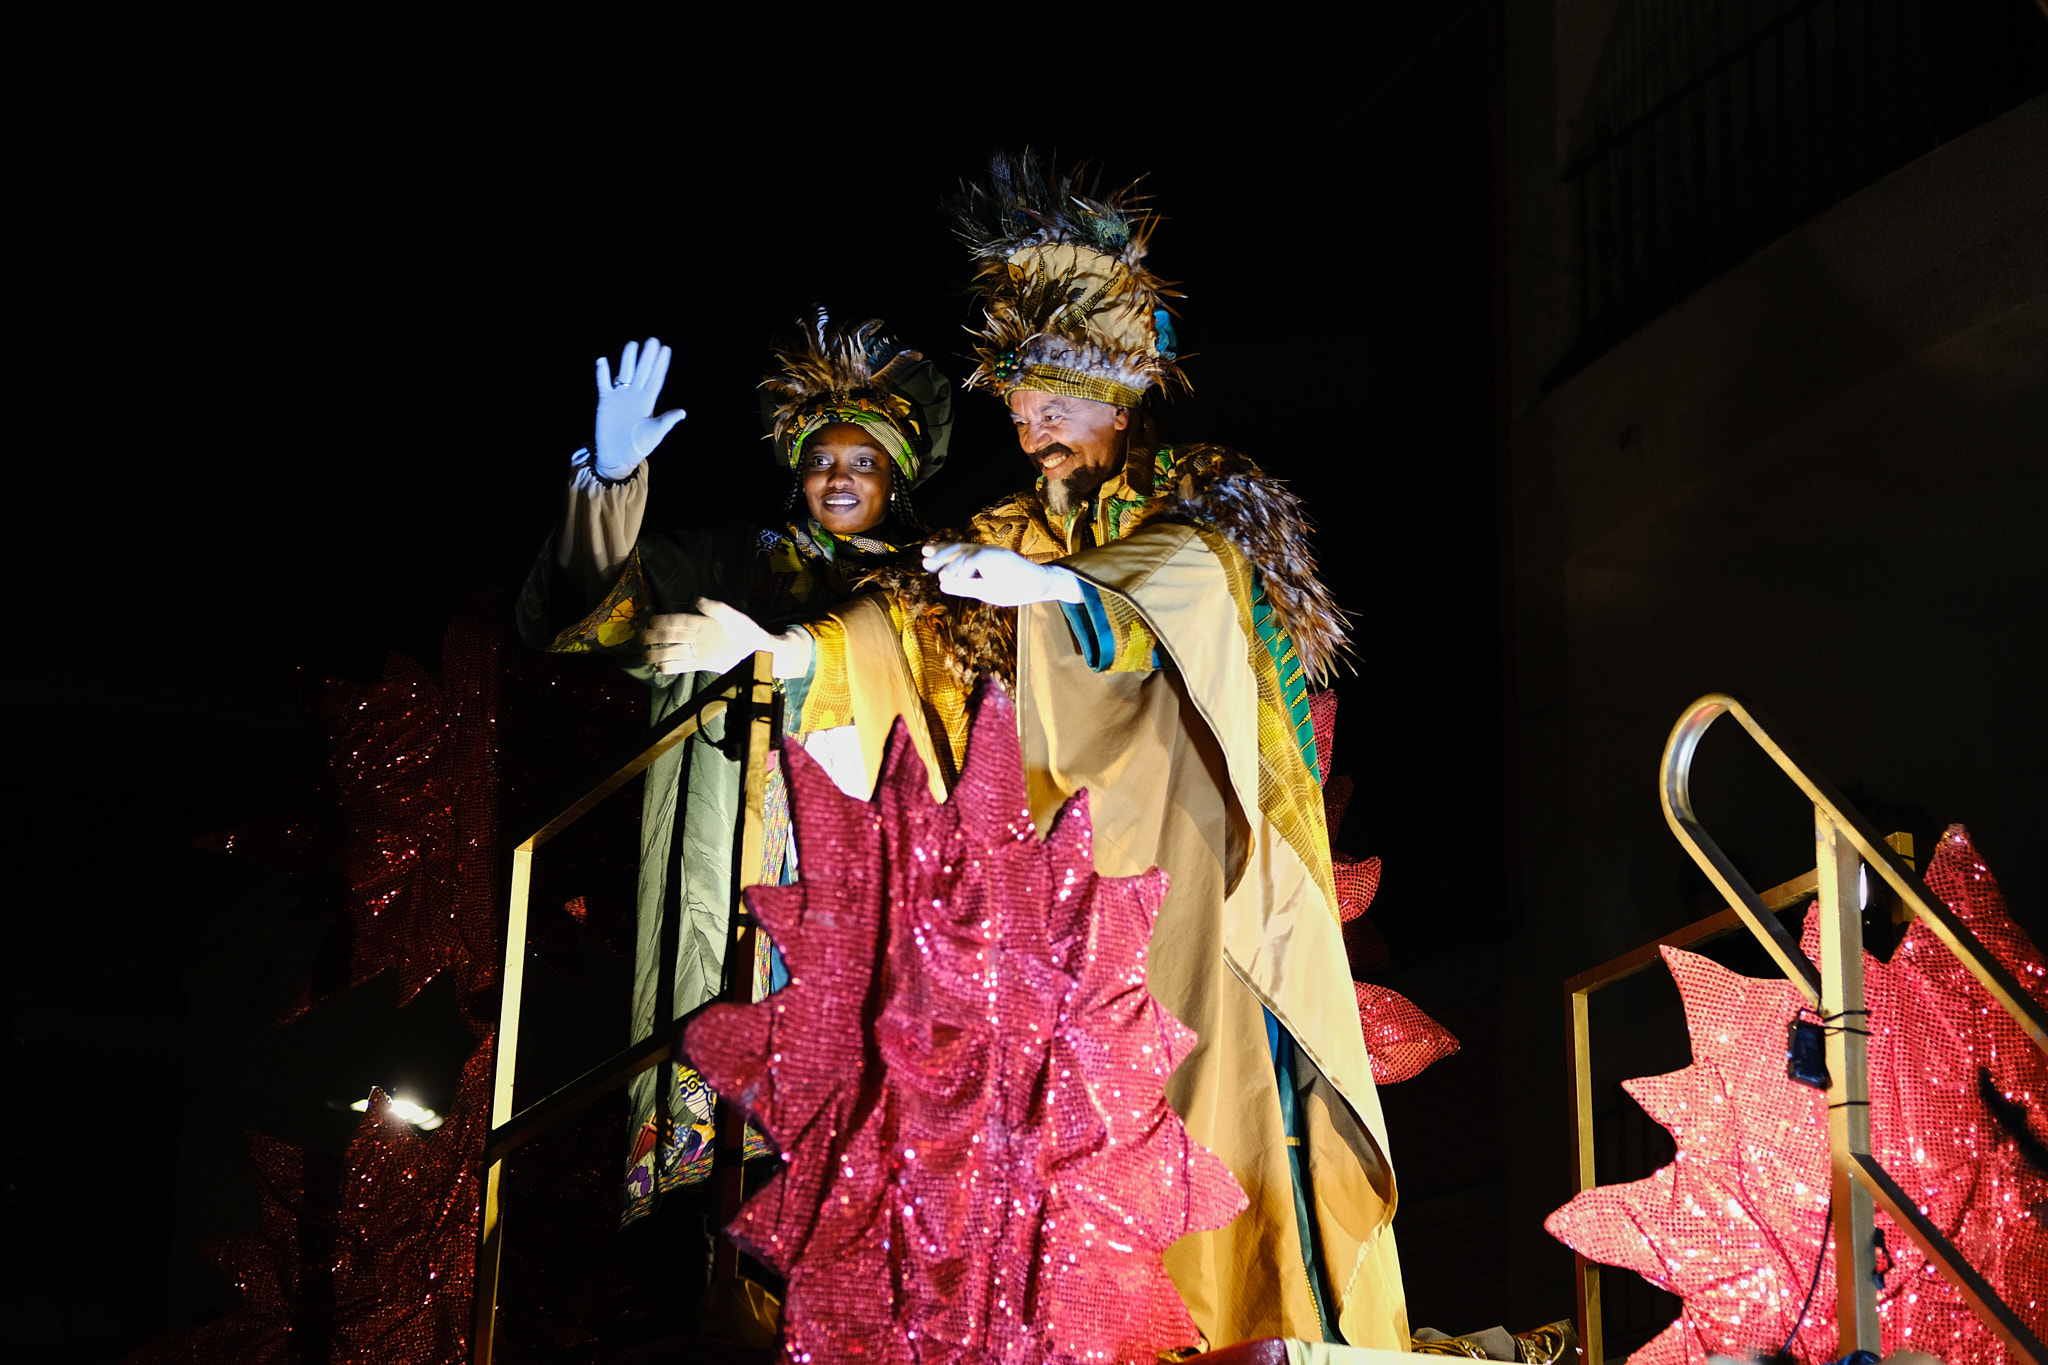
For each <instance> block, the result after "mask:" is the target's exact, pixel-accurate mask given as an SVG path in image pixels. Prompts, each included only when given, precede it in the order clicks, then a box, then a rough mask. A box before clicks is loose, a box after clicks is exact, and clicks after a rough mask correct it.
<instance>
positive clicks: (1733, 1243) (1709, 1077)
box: [1545, 825, 2048, 1365]
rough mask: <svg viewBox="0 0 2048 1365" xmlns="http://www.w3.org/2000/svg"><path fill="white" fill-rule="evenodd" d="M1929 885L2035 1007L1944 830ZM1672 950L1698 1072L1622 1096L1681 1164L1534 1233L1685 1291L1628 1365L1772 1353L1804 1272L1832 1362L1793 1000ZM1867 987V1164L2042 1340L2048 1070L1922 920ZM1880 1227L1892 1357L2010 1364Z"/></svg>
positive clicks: (2040, 982) (1823, 1126) (2038, 984)
mask: <svg viewBox="0 0 2048 1365" xmlns="http://www.w3.org/2000/svg"><path fill="white" fill-rule="evenodd" d="M1926 881H1927V885H1928V887H1929V889H1930V890H1932V891H1933V892H1934V893H1935V894H1936V895H1938V896H1940V897H1941V898H1942V899H1943V900H1944V901H1946V902H1947V903H1948V904H1949V906H1950V908H1951V909H1953V910H1954V911H1955V913H1956V914H1957V916H1958V917H1960V918H1961V919H1962V920H1963V921H1964V922H1966V923H1967V924H1969V926H1970V928H1971V930H1972V931H1973V932H1974V933H1975V934H1976V935H1977V937H1978V938H1979V939H1980V940H1981V941H1982V942H1983V943H1984V945H1985V946H1986V947H1987V948H1989V949H1990V950H1991V952H1992V953H1993V954H1994V955H1995V956H1997V957H1998V958H1999V960H2000V961H2002V962H2003V963H2004V964H2005V966H2006V967H2007V968H2008V969H2009V970H2011V971H2012V972H2013V973H2014V974H2015V975H2017V976H2018V977H2019V979H2020V980H2021V982H2023V983H2024V984H2025V986H2026V987H2027V989H2028V991H2029V993H2031V994H2032V995H2033V997H2034V998H2035V999H2036V1000H2044V1001H2048V984H2044V983H2048V967H2044V964H2043V962H2042V958H2041V954H2040V951H2039V950H2038V949H2037V948H2036V947H2035V946H2034V945H2033V943H2032V942H2031V941H2030V940H2029V939H2028V938H2027V936H2026V934H2025V933H2024V932H2023V931H2021V930H2020V928H2019V927H2018V926H2017V925H2015V924H2014V923H2013V922H2012V920H2011V919H2010V918H2009V917H2008V916H2007V915H2006V911H2005V902H2004V899H2003V898H2002V897H2001V896H2000V894H1999V891H1998V885H1997V883H1996V882H1995V881H1993V880H1992V877H1991V873H1990V871H1989V870H1988V869H1987V868H1986V867H1985V866H1984V863H1983V860H1982V859H1981V858H1979V857H1978V856H1977V852H1976V850H1975V849H1974V848H1973V847H1972V846H1971V844H1970V839H1969V835H1968V833H1967V832H1966V831H1964V829H1963V827H1962V826H1960V825H1955V826H1951V827H1950V828H1949V830H1948V832H1947V833H1946V834H1945V835H1943V837H1942V839H1941V842H1940V845H1939V847H1938V848H1937V849H1936V851H1935V855H1934V858H1933V860H1932V862H1931V864H1930V865H1929V867H1928V870H1927V878H1926ZM1818 918H1819V917H1818V916H1809V918H1808V922H1807V926H1806V933H1805V939H1804V943H1803V944H1802V946H1803V947H1804V949H1805V951H1806V953H1807V955H1808V956H1809V957H1812V958H1816V959H1817V958H1818V956H1819V923H1818ZM1664 957H1665V961H1666V962H1667V963H1668V964H1669V965H1670V967H1671V972H1672V975H1673V976H1674V977H1676V978H1677V981H1678V988H1679V992H1680V993H1681V994H1682V995H1683V996H1684V998H1685V1015H1686V1025H1687V1028H1688V1029H1689V1030H1690V1032H1691V1034H1692V1047H1693V1061H1692V1065H1690V1066H1688V1067H1686V1068H1684V1069H1683V1070H1681V1071H1677V1072H1673V1073H1672V1074H1670V1075H1668V1076H1653V1077H1649V1078H1647V1079H1644V1080H1636V1081H1630V1082H1627V1089H1628V1092H1629V1093H1630V1094H1631V1095H1633V1096H1635V1097H1636V1099H1637V1101H1638V1102H1639V1103H1640V1104H1641V1105H1642V1106H1643V1108H1644V1109H1645V1110H1646V1111H1648V1113H1649V1114H1650V1116H1651V1117H1652V1118H1654V1119H1656V1120H1657V1121H1658V1122H1659V1123H1661V1124H1663V1125H1664V1126H1665V1127H1666V1128H1668V1129H1669V1130H1670V1131H1671V1135H1672V1136H1673V1138H1675V1139H1676V1140H1677V1144H1678V1155H1677V1158H1676V1159H1675V1160H1674V1161H1673V1162H1672V1163H1671V1164H1670V1165H1669V1166H1666V1167H1664V1168H1663V1169H1662V1170H1660V1171H1657V1172H1656V1173H1654V1174H1653V1175H1651V1176H1650V1177H1648V1178H1647V1179H1644V1180H1638V1181H1635V1182H1633V1183H1630V1184H1625V1185H1610V1186H1602V1187H1600V1188H1598V1189H1593V1190H1588V1191H1586V1192H1584V1193H1582V1194H1580V1195H1579V1196H1578V1197H1577V1198H1575V1199H1573V1200H1572V1201H1571V1202H1570V1203H1569V1204H1567V1205H1565V1206H1564V1207H1563V1208H1561V1209H1559V1210H1558V1211H1557V1212H1555V1213H1553V1214H1552V1215H1551V1216H1550V1218H1549V1220H1548V1221H1547V1222H1546V1223H1545V1226H1546V1227H1547V1228H1548V1229H1549V1230H1550V1232H1551V1234H1552V1235H1553V1236H1555V1237H1557V1238H1558V1239H1559V1240H1561V1241H1563V1242H1565V1243H1566V1244H1567V1245H1569V1246H1571V1247H1572V1248H1573V1249H1574V1250H1576V1251H1578V1252H1580V1253H1581V1254H1583V1255H1585V1256H1586V1257H1588V1258H1589V1259H1592V1260H1595V1261H1599V1262H1602V1263H1604V1264H1607V1265H1616V1266H1622V1267H1624V1268H1626V1269H1629V1270H1633V1271H1635V1272H1636V1273H1637V1274H1639V1275H1641V1276H1643V1277H1644V1278H1645V1279H1647V1280H1650V1281H1651V1282H1652V1283H1655V1284H1658V1285H1661V1286H1663V1287H1665V1288H1667V1289H1669V1290H1671V1291H1672V1292H1673V1293H1676V1294H1678V1295H1680V1296H1681V1297H1683V1298H1684V1300H1685V1311H1684V1312H1683V1314H1682V1315H1681V1316H1680V1317H1679V1319H1678V1321H1676V1322H1674V1323H1672V1324H1671V1326H1670V1327H1669V1328H1667V1329H1666V1330H1665V1331H1664V1332H1663V1333H1662V1334H1660V1335H1659V1336H1658V1337H1657V1338H1656V1339H1655V1340H1653V1341H1651V1342H1650V1344H1649V1345H1647V1346H1645V1347H1644V1348H1643V1349H1642V1350H1641V1351H1638V1352H1637V1353H1636V1354H1635V1355H1634V1356H1632V1357H1631V1358H1630V1359H1631V1360H1633V1361H1636V1362H1640V1363H1641V1365H1678V1362H1681V1361H1683V1362H1687V1365H1699V1362H1703V1361H1704V1360H1705V1359H1706V1357H1707V1356H1708V1355H1710V1354H1724V1355H1745V1354H1746V1355H1754V1354H1758V1353H1766V1354H1768V1353H1770V1352H1774V1351H1776V1350H1777V1349H1778V1348H1779V1347H1780V1346H1781V1345H1783V1344H1784V1343H1785V1341H1786V1338H1787V1337H1788V1336H1789V1335H1791V1333H1792V1331H1793V1326H1794V1324H1795V1322H1798V1320H1799V1314H1800V1305H1801V1303H1802V1301H1803V1300H1805V1298H1806V1296H1807V1290H1808V1286H1809V1285H1811V1284H1812V1283H1813V1279H1814V1271H1815V1266H1816V1264H1817V1263H1818V1264H1819V1265H1820V1281H1819V1287H1818V1288H1817V1289H1815V1290H1814V1291H1813V1295H1812V1303H1811V1306H1810V1307H1809V1308H1808V1309H1807V1311H1806V1317H1805V1322H1804V1324H1803V1325H1802V1326H1801V1327H1800V1328H1799V1331H1798V1335H1797V1337H1796V1339H1795V1340H1794V1341H1793V1342H1792V1347H1791V1350H1792V1354H1794V1355H1796V1356H1798V1357H1800V1358H1802V1359H1805V1360H1831V1359H1833V1358H1834V1357H1835V1356H1837V1355H1838V1354H1839V1351H1838V1350H1837V1348H1836V1337H1837V1332H1836V1326H1835V1271H1834V1256H1833V1249H1832V1239H1831V1238H1828V1229H1827V1208H1828V1165H1829V1158H1828V1137H1827V1113H1828V1111H1827V1096H1826V1095H1825V1094H1824V1093H1823V1092H1820V1091H1817V1090H1812V1089H1808V1088H1807V1087H1805V1086H1802V1085H1797V1084H1794V1083H1793V1082H1792V1081H1790V1080H1788V1079H1786V1076H1785V1025H1786V1022H1787V1021H1788V1020H1790V1019H1791V1018H1792V1017H1793V1014H1794V1012H1795V1011H1796V1010H1797V1009H1798V1007H1799V1005H1800V1004H1802V1003H1803V1002H1804V996H1803V995H1801V994H1800V993H1799V992H1798V991H1797V990H1796V989H1795V988H1794V987H1793V986H1792V985H1791V984H1790V983H1788V982H1785V981H1782V980H1775V979H1774V980H1756V979H1752V978H1750V977H1744V976H1737V975H1735V974H1734V973H1733V972H1730V971H1727V970H1726V969H1724V968H1722V967H1720V966H1718V965H1717V964H1715V963H1713V962H1711V961H1709V960H1708V959H1706V958H1703V957H1698V956H1695V955H1693V954H1691V953H1684V952H1678V951H1674V950H1672V949H1668V948H1667V949H1665V952H1664ZM1864 974H1865V975H1864V990H1865V994H1866V996H1867V1004H1868V1006H1869V1009H1870V1029H1871V1038H1870V1076H1871V1080H1870V1100H1871V1109H1870V1115H1871V1128H1872V1134H1873V1146H1874V1149H1875V1151H1876V1154H1877V1157H1878V1159H1879V1160H1880V1161H1881V1162H1882V1163H1883V1164H1884V1167H1885V1169H1886V1170H1887V1171H1889V1172H1890V1173H1891V1176H1892V1178H1893V1179H1894V1180H1896V1181H1898V1183H1899V1184H1900V1185H1901V1186H1903V1187H1904V1188H1905V1190H1906V1191H1907V1193H1909V1194H1911V1195H1913V1196H1914V1197H1915V1198H1917V1199H1918V1200H1920V1201H1921V1207H1922V1209H1923V1211H1924V1212H1925V1213H1926V1214H1927V1216H1928V1217H1929V1218H1930V1219H1931V1220H1932V1221H1933V1222H1934V1224H1935V1226H1937V1227H1939V1228H1940V1229H1941V1230H1942V1232H1943V1233H1944V1234H1945V1235H1946V1236H1947V1237H1948V1238H1949V1239H1950V1240H1951V1241H1952V1242H1953V1243H1954V1244H1955V1245H1956V1246H1957V1247H1959V1248H1960V1249H1961V1250H1962V1252H1963V1254H1964V1255H1965V1256H1967V1257H1968V1258H1969V1260H1970V1262H1971V1264H1972V1265H1974V1266H1975V1267H1976V1268H1977V1269H1978V1271H1979V1272H1981V1273H1982V1274H1983V1275H1984V1277H1985V1278H1986V1279H1987V1280H1989V1281H1990V1282H1991V1284H1992V1285H1993V1286H1994V1287H1995V1288H1996V1289H1997V1290H1998V1291H1999V1293H2000V1295H2001V1297H2003V1298H2004V1299H2005V1301H2006V1302H2007V1303H2008V1304H2010V1305H2011V1306H2012V1307H2013V1309H2014V1310H2015V1311H2016V1312H2018V1314H2019V1315H2020V1317H2021V1318H2022V1319H2024V1320H2025V1321H2026V1322H2027V1323H2028V1324H2029V1326H2030V1327H2031V1328H2032V1330H2033V1331H2034V1332H2035V1333H2037V1334H2042V1333H2048V1233H2044V1230H2043V1224H2042V1220H2043V1218H2044V1217H2048V1174H2044V1172H2043V1171H2042V1170H2040V1169H2039V1168H2037V1167H2036V1166H2034V1165H2033V1164H2032V1163H2031V1162H2030V1160H2029V1159H2028V1156H2027V1155H2026V1154H2025V1152H2024V1151H2023V1150H2022V1149H2023V1147H2024V1146H2026V1145H2028V1144H2029V1143H2031V1145H2032V1146H2033V1149H2034V1151H2035V1152H2036V1153H2038V1152H2039V1151H2040V1150H2041V1144H2042V1142H2043V1141H2044V1140H2048V1125H2044V1123H2043V1121H2042V1117H2041V1112H2040V1107H2041V1101H2042V1099H2043V1098H2044V1096H2048V1060H2044V1058H2043V1057H2042V1055H2041V1053H2040V1052H2039V1051H2038V1050H2037V1049H2036V1048H2035V1047H2034V1046H2033V1045H2032V1044H2031V1043H2030V1042H2029V1041H2028V1039H2027V1037H2026V1035H2025V1034H2024V1033H2022V1032H2021V1031H2020V1029H2019V1026H2018V1025H2016V1024H2015V1023H2013V1021H2012V1019H2011V1017H2010V1016H2009V1015H2007V1014H2006V1013H2005V1011H2004V1010H2002V1009H2000V1008H1999V1007H1998V1005H1997V1004H1995V1003H1994V1002H1993V1001H1992V1000H1991V998H1990V997H1989V996H1988V995H1987V994H1985V992H1984V991H1983V989H1982V988H1981V987H1979V986H1978V985H1977V983H1976V981H1975V980H1974V979H1973V978H1972V977H1970V976H1969V974H1968V973H1967V972H1966V971H1965V970H1964V968H1963V967H1962V965H1961V963H1959V962H1958V961H1957V960H1956V959H1955V958H1954V957H1953V956H1952V955H1951V954H1950V953H1949V952H1948V950H1947V949H1945V948H1943V947H1942V946H1941V944H1940V942H1939V941H1938V940H1937V939H1936V938H1935V937H1934V935H1933V934H1932V933H1931V932H1929V931H1928V930H1927V929H1926V928H1925V927H1924V926H1923V925H1921V924H1920V923H1918V922H1917V921H1916V922H1915V923H1914V924H1913V925H1912V926H1911V927H1910V928H1909V929H1908V930H1907V931H1906V934H1905V936H1904V939H1903V940H1902V941H1901V943H1900V945H1899V948H1898V951H1897V952H1896V953H1894V954H1893V956H1892V960H1891V962H1890V963H1889V964H1885V963H1880V962H1878V961H1876V959H1874V958H1872V957H1870V956H1869V955H1868V954H1866V955H1865V957H1864ZM1987 1087H1988V1088H1990V1089H1991V1090H1992V1091H1993V1092H1994V1093H1995V1094H1997V1095H2001V1096H2003V1097H2004V1100H2005V1102H2006V1105H2007V1106H2008V1108H2007V1116H2006V1117H2005V1118H2001V1117H2000V1116H1999V1115H1998V1114H1996V1113H1994V1112H1993V1110H1992V1108H1991V1106H1990V1105H1989V1104H1987V1103H1986V1100H1985V1098H1984V1094H1983V1091H1984V1089H1985V1088H1987ZM2021 1114H2024V1115H2026V1117H2025V1118H2024V1119H2021V1118H2018V1117H2016V1116H2018V1115H2021ZM2009 1123H2018V1124H2022V1125H2024V1126H2025V1127H2026V1130H2027V1131H2023V1132H2016V1131H2014V1129H2013V1128H2011V1127H2008V1126H2007V1125H2008V1124H2009ZM1877 1223H1878V1227H1879V1229H1880V1230H1881V1231H1882V1232H1883V1233H1884V1239H1885V1246H1886V1248H1887V1250H1888V1253H1889V1259H1890V1262H1891V1265H1890V1269H1889V1270H1888V1271H1886V1273H1885V1276H1884V1288H1883V1289H1882V1290H1881V1291H1880V1293H1879V1296H1878V1318H1879V1322H1880V1326H1881V1330H1882V1336H1883V1342H1884V1349H1885V1351H1886V1352H1891V1351H1894V1350H1901V1349H1912V1350H1918V1351H1926V1352H1929V1353H1931V1354H1932V1355H1934V1356H1937V1357H1939V1358H1940V1359H1941V1360H1943V1361H1944V1362H1947V1365H1994V1362H2002V1361H2003V1360H2004V1359H2005V1351H2004V1348H2003V1346H2002V1345H2001V1344H2000V1343H1999V1341H1998V1339H1997V1338H1996V1337H1994V1336H1993V1335H1992V1334H1991V1332H1990V1330H1989V1329H1988V1328H1986V1327H1985V1326H1983V1324H1982V1323H1980V1322H1979V1321H1978V1320H1977V1318H1976V1316H1975V1315H1974V1314H1973V1313H1971V1311H1970V1310H1969V1308H1968V1307H1967V1306H1965V1305H1964V1303H1963V1302H1962V1299H1961V1297H1960V1296H1959V1295H1958V1294H1957V1292H1956V1290H1955V1289H1954V1288H1953V1287H1951V1286H1950V1284H1949V1283H1948V1281H1947V1280H1945V1279H1943V1278H1942V1277H1941V1275H1940V1273H1939V1272H1938V1271H1936V1270H1935V1268H1934V1267H1933V1266H1931V1265H1929V1264H1928V1263H1927V1261H1926V1258H1925V1257H1924V1256H1922V1255H1921V1253H1920V1251H1919V1250H1918V1248H1916V1247H1915V1246H1914V1245H1913V1243H1912V1241H1911V1240H1910V1239H1909V1238H1908V1236H1907V1234H1906V1233H1905V1232H1904V1231H1903V1230H1901V1229H1900V1228H1898V1227H1896V1226H1894V1225H1893V1224H1892V1222H1891V1220H1890V1219H1888V1218H1886V1217H1885V1216H1884V1215H1883V1214H1882V1213H1880V1214H1879V1215H1878V1218H1877ZM1824 1239H1826V1246H1825V1248H1824V1245H1823V1243H1824ZM1824 1249H1825V1250H1826V1253H1827V1254H1826V1257H1825V1259H1823V1250H1824ZM1882 1266H1883V1258H1881V1259H1880V1267H1882Z"/></svg>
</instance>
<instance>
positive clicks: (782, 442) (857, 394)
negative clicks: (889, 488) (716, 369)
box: [761, 308, 953, 488]
mask: <svg viewBox="0 0 2048 1365" xmlns="http://www.w3.org/2000/svg"><path fill="white" fill-rule="evenodd" d="M761 412H762V420H763V422H764V424H765V425H767V427H768V429H769V439H771V440H772V441H774V443H775V454H776V456H777V458H778V459H780V460H781V462H782V464H783V465H784V466H785V467H786V468H790V469H794V468H796V465H797V461H798V460H799V459H800V458H801V457H802V455H803V448H804V442H805V441H807V440H808V439H810V437H812V436H813V435H815V434H816V433H817V432H819V431H820V430H822V429H823V428H825V427H827V426H830V425H831V424H832V423H834V422H851V423H853V424H854V425H855V426H858V427H860V428H861V429H862V430H864V431H866V432H867V433H868V435H870V436H872V437H874V438H875V440H876V441H877V442H879V443H880V445H881V446H882V448H883V449H884V450H886V451H888V452H889V457H890V459H891V460H892V461H893V462H894V463H895V465H896V470H897V473H898V474H899V475H900V476H901V478H902V479H903V483H904V486H905V487H909V488H914V487H916V486H917V485H918V484H920V483H922V482H924V481H925V480H926V479H928V478H930V477H931V476H932V475H933V474H934V473H936V472H937V471H938V468H939V466H940V465H941V464H943V463H944V462H945V459H946V446H947V444H948V443H949V442H950V441H951V439H952V435H953V384H952V381H951V380H949V379H947V378H946V377H945V376H944V375H942V374H940V373H939V371H938V368H937V367H936V366H934V365H933V364H932V363H931V362H930V361H929V360H926V359H925V358H924V355H923V354H922V353H921V352H918V351H912V350H908V349H905V348H904V347H901V346H899V345H897V343H896V341H895V340H894V338H892V337H890V336H889V335H888V334H887V333H886V332H884V331H883V330H882V323H881V320H880V319H878V318H870V319H868V320H867V321H866V322H863V323H861V324H859V325H858V326H851V327H849V326H845V325H838V326H835V325H834V324H833V323H832V321H831V319H830V318H828V317H827V316H826V314H825V310H824V309H822V308H820V309H817V310H816V311H815V312H813V313H812V314H811V315H810V316H809V317H800V318H798V319H797V324H796V331H795V333H794V334H793V335H792V336H791V337H790V338H788V339H787V340H784V341H782V342H780V343H778V344H777V346H776V347H775V373H774V374H771V375H769V376H767V377H766V378H764V379H763V380H762V381H761Z"/></svg>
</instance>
